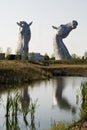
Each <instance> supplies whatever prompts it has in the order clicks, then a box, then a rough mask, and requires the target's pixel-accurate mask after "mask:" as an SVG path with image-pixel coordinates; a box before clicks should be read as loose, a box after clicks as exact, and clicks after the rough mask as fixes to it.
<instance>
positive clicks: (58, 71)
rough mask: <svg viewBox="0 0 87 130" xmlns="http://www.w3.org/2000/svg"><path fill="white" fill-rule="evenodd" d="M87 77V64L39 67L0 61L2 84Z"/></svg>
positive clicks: (25, 62) (26, 63)
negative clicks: (64, 77)
mask: <svg viewBox="0 0 87 130" xmlns="http://www.w3.org/2000/svg"><path fill="white" fill-rule="evenodd" d="M54 75H56V76H59V75H63V76H87V64H83V65H82V64H77V65H76V64H50V65H46V66H44V65H39V64H32V63H29V62H28V61H17V60H15V61H10V60H3V61H0V84H14V83H26V82H30V81H33V80H40V79H47V78H49V77H52V76H54Z"/></svg>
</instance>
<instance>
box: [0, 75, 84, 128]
mask: <svg viewBox="0 0 87 130" xmlns="http://www.w3.org/2000/svg"><path fill="white" fill-rule="evenodd" d="M85 80H87V78H83V77H54V78H53V79H50V80H46V81H42V82H36V83H35V84H33V87H32V85H31V84H29V86H28V87H27V85H26V87H25V86H23V87H21V88H19V89H18V90H16V92H15V90H14V89H12V90H9V92H8V91H2V92H1V91H0V111H1V113H0V130H38V129H39V130H42V129H49V128H50V125H51V124H52V123H53V122H54V121H55V122H59V121H64V123H65V124H70V123H71V122H72V120H73V119H75V120H76V121H78V120H79V119H80V112H81V111H80V110H81V104H82V97H81V96H82V95H81V89H80V85H81V82H82V81H83V82H84V81H85ZM16 88H18V86H17V87H16ZM52 94H53V95H52ZM53 98H54V100H52V99H53ZM35 99H38V104H39V107H37V101H36V100H35ZM52 104H53V105H54V106H56V107H53V109H52ZM3 106H4V107H3ZM3 108H4V109H3ZM36 108H37V111H36ZM5 115H6V116H5ZM3 124H4V125H3Z"/></svg>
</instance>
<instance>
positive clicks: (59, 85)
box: [53, 77, 76, 113]
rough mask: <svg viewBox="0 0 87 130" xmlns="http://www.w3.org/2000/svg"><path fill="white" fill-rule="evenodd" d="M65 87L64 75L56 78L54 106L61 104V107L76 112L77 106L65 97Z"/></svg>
mask: <svg viewBox="0 0 87 130" xmlns="http://www.w3.org/2000/svg"><path fill="white" fill-rule="evenodd" d="M64 88H65V84H64V80H63V78H62V77H59V78H58V79H55V80H54V86H53V93H54V97H53V98H54V101H53V103H54V106H59V107H60V108H61V109H66V110H69V109H71V110H72V113H76V108H75V107H74V106H72V105H71V104H70V103H69V102H68V100H67V99H66V98H65V97H63V95H62V94H63V91H64Z"/></svg>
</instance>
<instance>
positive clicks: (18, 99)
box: [5, 87, 36, 130]
mask: <svg viewBox="0 0 87 130" xmlns="http://www.w3.org/2000/svg"><path fill="white" fill-rule="evenodd" d="M20 103H21V112H22V113H23V121H24V123H25V126H26V128H28V129H29V128H30V129H31V130H36V127H35V110H36V102H34V103H33V102H32V101H31V102H30V96H29V93H28V87H24V88H22V89H21V93H18V92H17V91H16V93H15V95H14V96H13V95H11V93H10V92H8V95H7V102H6V115H5V117H6V130H21V129H20V127H19V126H20V124H19V115H18V113H19V112H20V106H19V104H20ZM27 114H30V117H31V119H30V120H31V122H29V120H28V119H27Z"/></svg>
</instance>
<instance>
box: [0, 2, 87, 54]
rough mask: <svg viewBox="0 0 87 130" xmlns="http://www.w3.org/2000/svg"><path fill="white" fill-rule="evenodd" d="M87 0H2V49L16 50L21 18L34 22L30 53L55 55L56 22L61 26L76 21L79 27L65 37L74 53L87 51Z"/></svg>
mask: <svg viewBox="0 0 87 130" xmlns="http://www.w3.org/2000/svg"><path fill="white" fill-rule="evenodd" d="M86 13H87V0H0V48H2V49H3V52H5V51H6V49H7V48H8V47H10V48H11V49H12V52H13V53H14V52H15V49H16V46H17V42H18V33H19V27H18V25H17V24H16V22H18V21H19V20H24V21H26V22H28V23H29V22H31V21H33V24H32V25H31V40H30V43H29V48H30V49H29V51H30V52H40V53H41V54H45V53H48V54H49V55H50V56H51V55H52V54H53V34H54V30H53V28H52V25H54V26H57V27H58V26H59V25H61V24H66V23H68V22H71V21H72V20H77V21H78V27H77V28H76V29H75V30H73V31H72V32H71V33H70V35H69V36H68V37H67V38H66V39H64V43H65V45H66V46H67V48H68V50H69V52H70V53H71V54H73V53H75V54H77V55H79V56H82V55H84V52H86V51H87V14H86Z"/></svg>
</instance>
